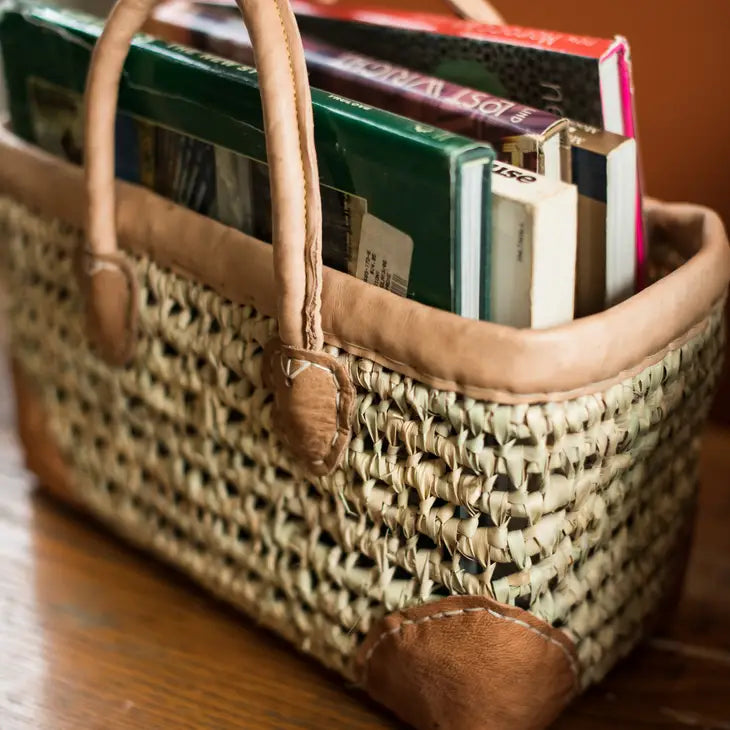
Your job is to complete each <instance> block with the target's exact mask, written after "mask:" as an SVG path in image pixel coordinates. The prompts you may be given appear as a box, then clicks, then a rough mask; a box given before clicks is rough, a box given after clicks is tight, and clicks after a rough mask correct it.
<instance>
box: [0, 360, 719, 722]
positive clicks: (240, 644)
mask: <svg viewBox="0 0 730 730" xmlns="http://www.w3.org/2000/svg"><path fill="white" fill-rule="evenodd" d="M12 421H13V407H12V399H11V396H10V391H9V387H8V382H7V372H6V371H5V370H0V566H1V567H0V729H1V730H11V729H14V728H33V729H38V730H66V729H68V730H86V729H87V728H100V729H104V730H117V729H118V728H140V729H143V730H154V729H155V728H175V729H176V730H177V729H183V728H271V729H274V728H276V729H277V730H289V729H291V730H294V729H295V728H296V729H297V730H303V729H307V728H316V729H317V730H324V729H327V728H337V729H338V730H339V729H340V728H342V729H349V728H352V729H353V730H366V729H367V730H375V729H376V728H380V729H382V728H399V727H401V726H400V724H399V723H398V722H396V721H395V720H394V719H392V718H391V717H390V716H389V715H388V714H387V713H386V712H384V711H382V710H380V709H379V708H378V707H376V706H375V705H373V704H372V703H370V702H369V701H368V700H367V699H366V698H365V697H363V696H362V695H360V694H359V693H357V692H355V691H353V690H351V689H348V688H347V687H345V686H344V684H343V683H342V682H341V681H340V680H339V678H338V677H336V676H334V675H332V674H330V673H328V672H327V671H325V670H323V669H321V668H319V667H318V666H317V665H316V664H315V663H314V662H313V661H310V660H308V659H307V658H305V657H302V656H299V655H298V654H296V653H295V652H293V651H292V650H290V649H289V647H288V646H287V645H286V644H284V643H283V642H282V641H280V640H278V639H277V638H276V637H274V636H272V635H270V634H269V633H268V632H266V631H265V630H262V629H259V628H257V627H256V626H255V625H254V624H253V623H252V622H250V621H248V620H247V619H246V618H245V617H242V616H240V615H238V614H237V613H235V612H234V611H233V610H231V609H229V608H227V607H226V606H223V605H221V604H220V603H218V602H217V601H215V600H213V599H211V598H208V597H207V596H206V595H205V594H204V593H203V592H201V591H200V590H198V589H197V588H196V587H195V586H194V585H192V584H191V583H190V582H188V581H187V580H186V579H184V578H182V577H180V576H179V575H177V574H176V573H175V572H173V571H172V570H170V569H168V568H165V567H164V566H161V565H159V564H158V563H156V562H154V561H151V560H149V559H148V558H147V557H145V556H144V555H142V554H140V553H139V552H136V551H135V550H132V549H130V548H128V547H127V546H126V545H124V544H123V543H122V542H120V541H119V540H117V539H115V538H114V537H111V536H109V535H107V534H105V533H104V532H103V531H102V530H101V529H100V528H99V527H97V526H96V525H95V524H93V523H90V522H89V521H88V519H86V518H84V517H83V516H80V515H79V514H77V513H74V512H73V511H71V510H70V509H67V508H66V507H64V506H63V505H60V504H59V503H58V502H54V501H53V500H52V499H51V498H49V497H47V496H45V495H44V494H42V493H39V492H38V491H37V490H36V489H35V488H34V482H33V479H32V478H31V477H30V476H29V475H28V474H27V473H26V472H25V470H24V469H23V465H22V459H21V455H20V453H19V451H18V447H17V443H16V441H15V438H14V434H13V430H12ZM702 468H703V480H704V483H703V492H702V497H701V507H700V515H699V524H698V530H697V540H696V544H695V547H694V551H693V554H692V559H691V564H690V569H689V576H688V582H687V586H686V591H685V595H684V598H683V601H682V603H681V605H680V608H679V611H678V614H677V615H676V617H675V620H674V621H673V624H672V627H671V629H670V630H669V632H668V633H667V634H666V635H665V636H663V637H661V638H655V639H653V640H651V641H650V642H649V643H648V644H646V645H645V646H643V647H642V648H640V649H639V650H638V651H637V652H636V653H635V654H634V655H633V656H632V657H631V658H630V659H629V660H627V661H626V662H625V663H624V664H623V665H622V666H620V667H619V668H618V669H617V670H615V671H614V672H613V673H612V674H611V675H610V676H609V678H608V679H607V681H606V682H604V683H603V684H602V685H601V686H600V687H597V688H595V689H594V690H592V691H591V692H589V693H588V694H587V695H585V696H584V697H582V698H581V699H580V700H579V701H578V702H577V703H576V704H575V705H574V706H573V707H572V708H571V709H570V710H569V711H568V714H567V715H566V716H565V717H564V718H563V719H561V720H560V721H559V722H558V724H557V728H558V729H559V730H578V729H580V730H583V729H589V730H590V729H594V728H601V729H603V728H606V729H608V728H629V729H632V728H685V727H691V728H699V729H702V730H710V729H712V730H715V729H717V730H725V729H730V537H729V535H730V431H723V430H720V429H719V428H715V429H712V430H710V431H709V432H708V434H707V435H706V441H705V449H704V457H703V465H702Z"/></svg>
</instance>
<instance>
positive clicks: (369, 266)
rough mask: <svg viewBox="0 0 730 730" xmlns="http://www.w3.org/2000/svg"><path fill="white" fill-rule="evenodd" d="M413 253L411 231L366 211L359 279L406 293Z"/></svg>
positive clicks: (359, 250)
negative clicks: (406, 232)
mask: <svg viewBox="0 0 730 730" xmlns="http://www.w3.org/2000/svg"><path fill="white" fill-rule="evenodd" d="M412 257H413V239H412V238H411V237H410V236H409V235H407V234H405V233H403V231H399V230H398V229H397V228H394V227H393V226H391V225H390V224H388V223H386V222H385V221H381V220H380V219H379V218H376V217H375V216H374V215H372V214H370V213H365V215H364V216H363V221H362V230H361V234H360V245H359V247H358V256H357V274H356V275H357V278H358V279H362V280H363V281H366V282H367V283H368V284H374V285H375V286H379V287H381V288H382V289H388V290H389V291H391V292H393V293H394V294H398V296H401V297H405V296H407V295H408V279H409V276H410V272H411V258H412Z"/></svg>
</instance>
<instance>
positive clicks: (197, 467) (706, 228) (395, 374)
mask: <svg viewBox="0 0 730 730" xmlns="http://www.w3.org/2000/svg"><path fill="white" fill-rule="evenodd" d="M152 4H153V0H144V1H142V0H136V1H133V0H121V2H120V4H119V5H118V6H117V8H116V10H115V12H114V13H113V14H112V16H111V18H110V20H109V22H108V24H107V29H106V31H105V34H104V36H103V38H102V40H101V41H100V43H99V46H98V48H97V53H96V54H95V57H94V61H93V64H92V69H91V73H90V81H89V87H88V96H87V105H88V119H87V167H86V171H85V173H84V171H82V170H81V169H78V168H76V167H74V166H71V165H69V164H66V163H64V162H62V161H60V160H58V159H56V158H53V157H50V156H48V155H46V154H44V153H42V152H40V151H39V150H37V149H35V148H33V147H31V146H29V145H27V144H25V143H23V142H21V141H20V140H19V139H18V138H16V137H15V136H13V134H12V133H11V132H9V131H2V132H0V281H1V282H2V286H3V289H5V290H6V293H8V294H9V308H8V316H9V321H10V329H11V357H12V360H13V366H14V373H15V383H16V392H17V397H18V403H19V424H20V431H21V436H22V438H23V441H24V444H25V448H26V452H27V459H28V463H29V465H30V466H31V468H33V469H34V470H35V471H36V473H37V474H38V475H39V477H40V479H41V481H42V482H43V483H44V484H45V485H46V486H47V487H48V488H49V489H52V490H54V491H55V492H57V493H59V494H61V495H63V496H64V497H65V498H67V499H70V500H72V501H73V502H75V503H77V504H78V505H80V506H83V507H84V508H85V509H86V510H88V512H90V513H92V514H94V515H95V516H97V517H98V518H100V519H101V520H102V521H104V522H105V523H107V524H108V525H109V527H110V528H111V529H113V530H114V531H116V532H118V533H120V534H122V535H124V536H125V537H126V538H128V539H129V540H131V541H133V542H134V543H136V544H138V545H140V546H142V547H144V548H146V549H148V550H149V551H150V552H151V553H154V554H156V555H157V556H159V557H161V558H164V559H165V560H167V561H168V562H170V563H172V564H173V565H176V566H178V567H179V568H180V569H182V570H184V571H185V572H187V573H188V574H190V575H191V576H193V577H194V578H195V579H196V580H197V581H199V582H200V583H202V584H204V585H205V586H207V587H208V588H209V589H210V590H212V591H214V592H215V593H216V594H218V595H219V596H222V597H223V598H225V599H226V600H228V601H230V602H231V603H233V604H234V605H236V606H238V607H240V608H241V609H242V610H243V611H244V612H246V613H248V614H249V615H251V616H253V617H255V618H256V619H257V620H259V621H261V622H262V623H263V624H264V625H266V626H268V627H270V628H272V629H273V630H275V631H277V632H278V633H280V634H282V635H284V636H285V637H287V638H288V639H289V640H290V641H291V642H292V643H294V644H295V645H296V646H297V647H299V648H300V649H302V650H304V651H306V652H309V653H310V654H312V655H314V656H315V657H316V658H317V659H319V660H320V661H321V662H323V663H324V664H326V665H328V666H329V667H332V668H334V669H335V670H337V671H338V672H341V673H342V674H343V675H344V676H345V677H346V678H347V679H348V680H352V681H355V682H356V683H358V684H359V685H361V686H363V687H364V688H365V689H366V690H367V691H368V692H369V693H370V694H371V695H372V696H373V697H375V698H376V699H377V700H379V701H380V702H382V703H384V704H385V705H387V706H389V707H390V708H391V709H392V710H394V711H395V712H396V713H398V714H399V715H400V716H401V717H403V718H404V719H406V720H407V721H409V722H411V723H412V724H414V725H416V726H418V727H422V728H432V727H439V728H458V729H459V730H465V729H466V730H468V729H469V728H482V727H489V728H494V729H497V730H499V729H501V728H509V729H510V730H520V729H522V728H540V727H544V726H545V725H546V724H548V723H549V722H550V721H551V720H552V719H553V718H554V717H556V716H557V714H558V713H559V712H560V711H561V710H562V709H563V708H564V707H565V705H566V704H567V703H568V701H569V700H570V699H571V698H572V697H573V696H574V695H575V694H576V693H578V692H580V691H581V690H583V689H584V688H585V687H586V686H588V685H589V684H591V683H592V682H595V681H597V680H599V679H600V678H601V677H602V676H603V675H604V674H605V673H606V671H607V670H608V669H609V668H610V667H611V666H612V665H613V664H614V663H615V662H616V661H617V659H618V658H619V657H621V656H622V655H624V654H626V653H627V652H628V651H629V650H630V649H631V648H632V647H633V646H634V644H635V643H636V642H637V641H638V639H639V638H640V637H641V635H642V633H643V632H644V631H646V630H647V628H648V627H649V626H650V625H651V622H652V620H653V619H654V618H655V617H656V616H657V615H658V614H659V613H662V612H664V611H666V610H667V607H668V605H669V604H670V603H671V601H672V597H673V596H675V595H676V593H677V589H678V586H679V583H680V582H681V577H682V565H683V563H684V559H685V557H686V555H687V551H688V537H689V534H690V527H691V521H692V514H693V507H694V500H695V492H696V489H697V453H698V437H699V434H700V431H701V428H702V424H703V421H704V420H705V417H706V414H707V411H708V406H709V403H710V400H711V398H712V395H713V391H714V388H715V382H716V379H717V376H718V372H719V368H720V363H721V359H722V352H723V333H724V330H723V303H724V296H725V289H726V284H727V280H728V273H729V272H730V263H729V258H730V257H729V256H728V249H727V241H726V238H725V233H724V231H723V228H722V225H721V223H720V222H719V220H718V218H717V217H716V216H715V215H714V214H713V213H711V212H709V211H707V210H704V209H701V208H697V207H693V206H687V205H681V206H670V205H664V204H659V203H652V202H647V209H648V218H649V228H650V243H651V252H652V257H653V262H654V266H655V274H656V281H655V283H654V284H652V285H651V286H649V287H648V288H647V289H645V290H644V291H642V292H641V293H639V294H638V295H636V296H634V297H632V298H631V299H630V300H628V301H626V302H624V303H622V304H620V305H618V306H616V307H614V308H612V309H610V310H608V311H606V312H604V313H602V314H600V315H597V316H594V317H590V318H587V319H582V320H578V321H576V322H573V323H571V324H569V325H567V326H564V327H560V328H557V329H553V330H548V331H540V332H538V331H529V330H521V331H518V330H513V329H510V328H506V327H501V326H498V325H494V324H490V323H485V322H476V321H469V320H464V319H462V318H460V317H457V316H455V315H452V314H450V313H447V312H441V311H436V310H433V309H430V308H428V307H426V306H424V305H421V304H418V303H416V302H413V301H410V300H406V299H401V298H398V297H396V296H394V295H392V294H390V293H388V292H386V291H384V290H381V289H377V288H374V287H371V286H369V285H367V284H364V283H362V282H360V281H358V280H356V279H355V278H353V277H348V276H347V275H345V274H340V273H338V272H335V271H331V270H328V269H323V267H322V263H321V251H320V208H319V197H318V196H319V189H318V184H317V181H318V176H317V169H316V159H315V155H314V150H313V141H312V127H311V114H310V109H309V89H308V84H307V77H306V71H305V67H304V60H303V55H302V50H301V46H300V43H299V39H298V34H297V32H296V25H295V21H294V19H293V16H292V15H291V12H290V11H289V9H288V6H287V4H286V2H285V0H249V1H248V2H246V3H245V5H244V8H243V10H244V14H245V16H246V22H247V25H248V26H249V29H250V31H251V34H252V37H253V39H254V42H255V44H256V46H257V48H258V51H259V52H258V64H259V71H260V82H261V87H262V98H263V101H264V105H265V109H266V122H267V125H266V126H267V139H268V145H269V159H270V161H271V173H272V191H273V197H274V202H275V205H274V211H275V221H276V225H275V240H274V245H273V247H272V246H270V245H268V244H265V243H262V242H259V241H256V240H254V239H252V238H249V237H247V236H245V235H243V234H241V233H238V232H236V231H234V230H232V229H229V228H226V227H224V226H222V225H220V224H218V223H216V222H214V221H211V220H208V219H205V218H203V217H201V216H198V215H197V214H195V213H192V212H190V211H188V210H184V209H182V208H178V207H175V206H173V205H171V204H170V203H168V202H167V201H164V200H162V199H161V198H158V197H157V196H155V195H154V194H153V193H151V192H148V191H146V190H144V189H142V188H139V187H135V186H131V185H127V184H124V183H116V184H115V182H114V171H113V154H112V141H113V119H114V109H115V105H116V92H117V87H118V81H119V74H120V70H121V66H122V63H123V60H124V56H125V54H126V50H127V47H128V44H129V42H130V39H131V37H132V34H133V33H134V32H135V31H136V29H137V28H139V27H140V26H141V24H142V23H143V21H144V19H145V17H146V15H147V13H148V12H149V10H150V6H151V5H152ZM84 174H85V175H86V184H85V181H84Z"/></svg>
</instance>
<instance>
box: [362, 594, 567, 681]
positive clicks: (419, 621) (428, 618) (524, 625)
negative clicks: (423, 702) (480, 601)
mask: <svg viewBox="0 0 730 730" xmlns="http://www.w3.org/2000/svg"><path fill="white" fill-rule="evenodd" d="M484 611H486V612H487V613H488V614H489V615H490V616H494V618H497V619H504V620H505V621H510V622H511V623H514V624H517V625H518V626H521V627H522V628H525V629H527V630H528V631H532V633H533V634H537V635H538V636H539V637H540V638H541V639H543V640H544V641H547V642H549V643H551V644H554V645H555V646H557V647H558V649H560V651H561V652H563V655H564V656H565V658H566V660H567V661H568V666H569V667H570V670H571V672H572V674H573V686H574V688H575V689H577V688H578V665H577V664H576V661H575V659H574V658H573V656H572V655H571V653H570V652H569V651H568V650H567V649H566V648H565V645H564V644H562V643H561V642H559V641H558V640H557V639H554V638H553V637H552V636H549V635H548V634H547V633H545V632H544V631H541V630H540V629H538V628H536V627H535V626H532V625H530V624H528V623H527V622H526V621H522V620H521V619H518V618H512V616H505V615H504V614H502V613H499V612H498V611H495V610H494V609H491V608H487V607H486V606H478V607H476V608H462V609H458V610H453V611H441V612H439V613H434V614H431V615H429V616H424V617H423V618H419V619H417V620H415V621H413V620H411V619H403V621H401V622H400V624H398V626H396V627H395V628H394V629H388V630H387V631H384V632H383V633H382V634H381V635H380V636H379V637H378V639H377V640H376V642H375V643H374V644H373V645H372V646H371V647H370V650H369V651H368V653H367V654H366V655H365V668H364V670H363V675H362V681H361V685H362V686H363V687H364V686H365V684H366V683H367V675H368V669H369V667H370V659H371V658H372V656H373V654H374V653H375V650H376V649H377V648H378V647H379V646H380V644H381V643H382V642H383V641H385V639H387V638H388V637H389V636H393V634H397V633H399V632H400V631H402V630H403V627H404V626H418V625H420V624H425V623H427V622H428V621H439V620H441V619H445V618H453V617H454V616H460V615H462V614H467V613H471V614H475V613H482V612H484Z"/></svg>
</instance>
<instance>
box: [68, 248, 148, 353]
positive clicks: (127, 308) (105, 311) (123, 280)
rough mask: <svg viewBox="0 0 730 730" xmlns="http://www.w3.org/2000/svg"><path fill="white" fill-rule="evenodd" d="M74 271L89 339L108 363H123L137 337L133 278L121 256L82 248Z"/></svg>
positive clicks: (135, 291)
mask: <svg viewBox="0 0 730 730" xmlns="http://www.w3.org/2000/svg"><path fill="white" fill-rule="evenodd" d="M77 271H78V276H79V281H80V283H81V287H82V292H83V294H84V300H85V306H86V326H87V331H88V336H89V340H90V342H91V343H92V344H93V345H94V346H95V348H96V350H97V352H98V354H99V355H100V356H101V357H102V358H103V359H104V360H105V361H106V362H107V363H109V364H110V365H126V364H127V363H128V362H129V361H130V360H131V358H132V356H133V355H134V346H135V341H136V336H137V280H136V278H135V276H134V272H133V271H132V269H131V267H130V266H129V262H128V261H127V259H126V257H125V255H124V254H123V253H121V252H118V253H115V254H105V255H99V254H93V253H91V252H89V251H82V252H81V253H80V255H79V256H78V261H77Z"/></svg>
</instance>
